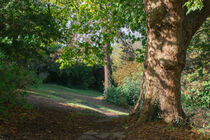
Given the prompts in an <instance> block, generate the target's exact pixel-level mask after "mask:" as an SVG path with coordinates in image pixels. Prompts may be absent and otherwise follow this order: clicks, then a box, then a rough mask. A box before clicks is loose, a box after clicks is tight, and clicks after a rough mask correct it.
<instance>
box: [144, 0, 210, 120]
mask: <svg viewBox="0 0 210 140" xmlns="http://www.w3.org/2000/svg"><path fill="white" fill-rule="evenodd" d="M185 2H186V1H185V0H176V1H174V0H156V1H153V0H144V6H145V11H146V15H147V29H148V31H147V54H146V62H145V79H146V83H145V86H146V87H145V88H146V89H145V100H144V104H143V108H142V111H141V116H140V121H145V120H149V119H151V118H152V117H153V116H154V115H155V113H156V112H155V108H156V103H157V101H158V103H159V115H160V116H161V118H163V119H164V120H165V121H166V122H173V121H176V120H180V119H181V118H184V117H185V114H184V112H183V110H182V106H181V101H180V99H181V97H180V96H181V89H180V88H181V84H180V78H181V73H182V70H183V69H184V67H185V60H186V50H187V47H188V45H189V43H190V40H191V38H192V36H193V35H194V34H195V32H196V31H197V30H198V29H199V27H200V26H201V25H202V23H203V22H204V21H205V20H206V18H207V17H208V16H209V15H210V10H209V8H210V2H209V1H207V0H204V1H203V4H204V7H203V8H202V10H200V11H199V10H197V11H194V12H190V13H189V14H186V12H187V11H186V10H187V9H186V8H185V7H183V5H184V4H185Z"/></svg>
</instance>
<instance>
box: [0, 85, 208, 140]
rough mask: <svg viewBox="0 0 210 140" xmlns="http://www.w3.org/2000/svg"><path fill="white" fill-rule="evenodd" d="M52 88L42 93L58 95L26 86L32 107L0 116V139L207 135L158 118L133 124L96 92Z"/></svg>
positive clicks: (155, 139)
mask: <svg viewBox="0 0 210 140" xmlns="http://www.w3.org/2000/svg"><path fill="white" fill-rule="evenodd" d="M48 89H49V88H48ZM52 91H53V89H52V90H51V91H50V92H46V94H45V95H49V94H48V93H51V94H52V93H58V92H59V94H56V95H59V96H58V97H59V98H54V97H53V98H51V97H52V96H49V97H48V96H45V95H41V94H36V93H35V92H36V90H30V91H29V92H30V94H29V96H28V97H27V102H28V103H30V104H32V105H33V109H28V110H22V109H20V108H19V107H16V108H12V109H11V111H13V112H16V115H14V116H10V117H9V118H8V120H7V121H3V120H1V119H0V140H1V139H2V140H147V139H148V140H181V139H183V140H184V139H187V140H193V139H195V140H197V139H198V140H199V139H208V138H207V137H208V136H206V138H204V137H202V135H201V133H200V131H198V130H197V129H193V128H192V127H189V126H186V127H172V126H170V125H168V124H165V123H164V122H162V121H155V122H149V123H146V124H142V125H136V121H135V119H133V117H130V116H128V110H127V109H124V108H120V107H116V106H113V105H109V104H107V103H105V102H104V101H103V100H102V98H101V97H100V96H98V97H93V96H85V95H80V94H75V93H71V92H67V91H64V90H62V92H61V91H56V90H54V92H52ZM39 92H40V91H39ZM43 92H45V91H43ZM54 95H55V94H54ZM61 97H62V98H61Z"/></svg>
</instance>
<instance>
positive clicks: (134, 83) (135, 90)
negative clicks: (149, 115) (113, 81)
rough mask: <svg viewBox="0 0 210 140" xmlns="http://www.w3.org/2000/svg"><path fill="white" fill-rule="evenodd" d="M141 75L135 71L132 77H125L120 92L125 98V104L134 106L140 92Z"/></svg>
mask: <svg viewBox="0 0 210 140" xmlns="http://www.w3.org/2000/svg"><path fill="white" fill-rule="evenodd" d="M140 83H141V75H140V74H139V73H136V74H135V75H134V76H133V77H126V79H125V81H124V83H123V85H122V86H121V92H122V94H123V96H124V98H125V101H126V104H128V105H131V106H134V105H135V104H136V102H137V100H138V97H139V94H140Z"/></svg>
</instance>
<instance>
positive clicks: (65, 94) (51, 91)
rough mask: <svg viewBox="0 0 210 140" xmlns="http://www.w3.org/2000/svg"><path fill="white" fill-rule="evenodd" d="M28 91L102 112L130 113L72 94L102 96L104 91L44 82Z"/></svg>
mask: <svg viewBox="0 0 210 140" xmlns="http://www.w3.org/2000/svg"><path fill="white" fill-rule="evenodd" d="M28 92H29V93H32V94H35V95H38V96H42V97H46V98H49V99H53V100H55V101H59V102H62V103H64V104H67V105H73V106H76V107H80V108H83V109H88V110H91V111H96V112H100V113H101V112H102V111H108V112H113V113H116V114H119V115H128V113H124V112H120V111H118V110H113V109H111V108H108V107H105V106H102V105H99V104H96V103H90V102H87V101H85V100H82V99H78V98H74V97H72V96H71V94H70V93H73V94H79V95H85V96H89V97H100V96H102V93H100V92H97V91H93V90H80V89H70V88H67V87H63V86H59V85H53V84H43V85H41V86H39V87H38V88H34V87H32V88H30V89H29V90H28Z"/></svg>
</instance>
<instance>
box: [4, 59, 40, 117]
mask: <svg viewBox="0 0 210 140" xmlns="http://www.w3.org/2000/svg"><path fill="white" fill-rule="evenodd" d="M0 73H1V76H0V115H3V116H6V117H7V115H9V114H11V112H9V109H10V108H12V107H14V106H16V105H22V106H25V105H26V102H25V100H24V96H25V95H26V93H25V92H24V91H22V90H20V89H24V88H26V87H27V86H28V85H29V84H35V83H37V82H38V81H39V80H37V78H36V77H35V75H34V73H29V72H28V71H26V70H25V69H23V68H21V67H19V66H18V65H16V64H15V63H12V64H7V63H4V62H3V61H1V62H0Z"/></svg>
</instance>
